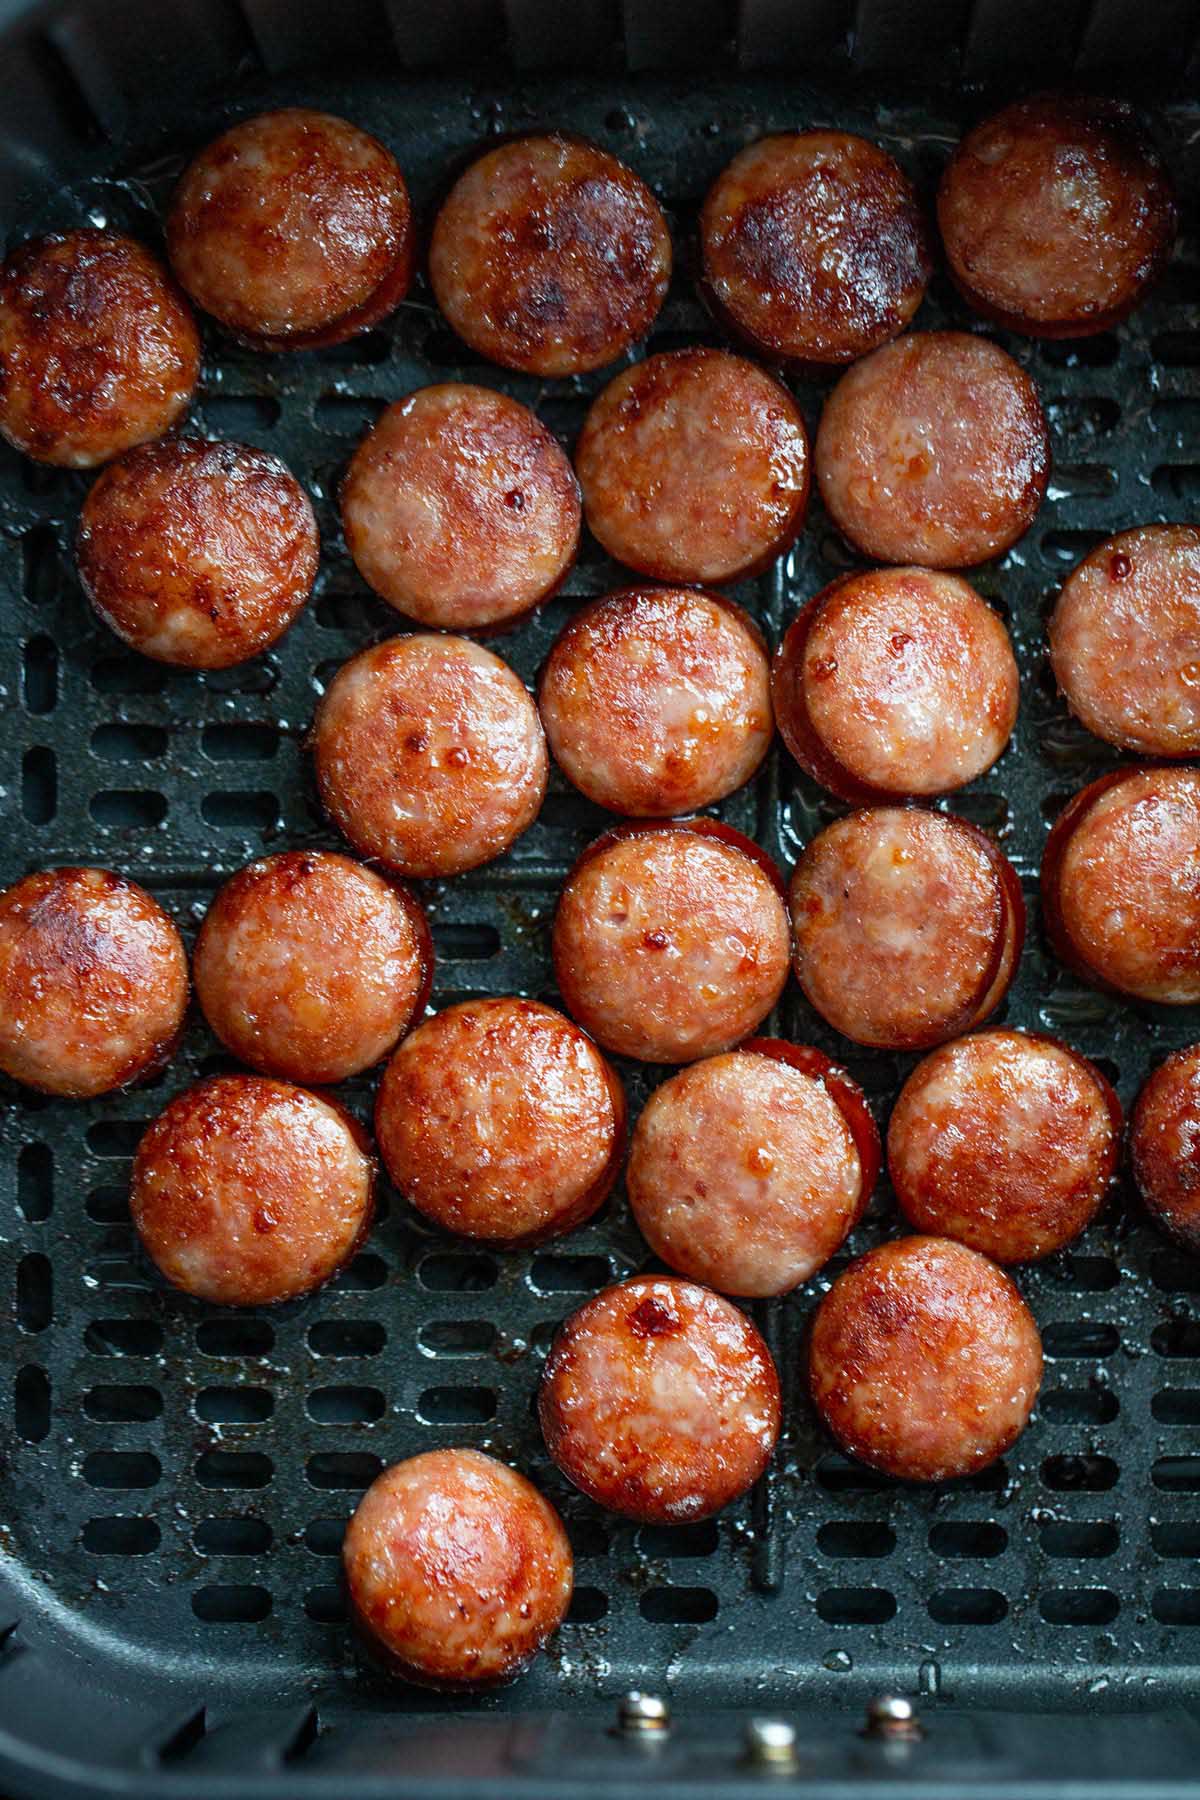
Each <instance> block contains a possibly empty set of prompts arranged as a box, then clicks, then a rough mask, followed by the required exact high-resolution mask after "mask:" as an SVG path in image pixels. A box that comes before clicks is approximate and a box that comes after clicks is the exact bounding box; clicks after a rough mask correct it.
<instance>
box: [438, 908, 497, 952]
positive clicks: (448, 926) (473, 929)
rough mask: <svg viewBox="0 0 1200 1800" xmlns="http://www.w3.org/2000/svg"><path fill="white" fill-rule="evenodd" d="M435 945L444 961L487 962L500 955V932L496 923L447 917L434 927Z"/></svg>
mask: <svg viewBox="0 0 1200 1800" xmlns="http://www.w3.org/2000/svg"><path fill="white" fill-rule="evenodd" d="M433 947H434V950H435V951H436V952H437V955H438V958H439V960H440V961H443V962H485V961H486V960H487V958H488V957H490V956H496V955H498V953H499V950H500V933H499V932H498V931H497V930H496V927H495V926H494V925H485V924H483V923H482V922H477V923H468V924H458V923H455V922H454V921H452V920H449V919H446V920H443V921H440V922H438V923H437V924H435V925H434V927H433Z"/></svg>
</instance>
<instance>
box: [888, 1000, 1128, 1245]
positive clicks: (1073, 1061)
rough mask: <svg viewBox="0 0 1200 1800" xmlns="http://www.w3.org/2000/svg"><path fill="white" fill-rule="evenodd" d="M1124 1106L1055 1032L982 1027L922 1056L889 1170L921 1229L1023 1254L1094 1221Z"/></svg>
mask: <svg viewBox="0 0 1200 1800" xmlns="http://www.w3.org/2000/svg"><path fill="white" fill-rule="evenodd" d="M1120 1149H1121V1107H1120V1103H1119V1101H1118V1100H1117V1096H1116V1095H1115V1094H1114V1092H1113V1090H1112V1088H1111V1087H1110V1085H1109V1083H1108V1082H1107V1081H1106V1080H1105V1079H1104V1076H1103V1075H1101V1073H1100V1071H1099V1069H1097V1068H1095V1067H1094V1066H1093V1065H1092V1064H1091V1063H1090V1062H1088V1060H1087V1058H1086V1057H1084V1056H1080V1054H1079V1052H1078V1051H1076V1050H1072V1049H1070V1048H1069V1047H1068V1046H1067V1045H1066V1044H1060V1043H1058V1042H1057V1041H1056V1040H1055V1039H1054V1038H1048V1037H1042V1036H1039V1035H1035V1034H1031V1033H1027V1032H1023V1031H981V1032H979V1033H978V1035H977V1036H974V1037H965V1038H959V1039H958V1040H957V1041H956V1042H955V1043H953V1044H943V1045H942V1047H941V1048H940V1049H939V1050H935V1051H934V1052H933V1054H932V1056H927V1057H926V1058H925V1060H924V1062H921V1063H918V1065H917V1067H916V1068H915V1069H914V1070H913V1072H912V1074H911V1075H910V1076H909V1078H908V1080H907V1081H906V1082H905V1084H904V1086H903V1087H902V1088H901V1090H900V1097H899V1099H898V1100H897V1101H896V1105H895V1108H894V1109H893V1112H892V1117H891V1123H890V1124H889V1126H888V1140H887V1151H888V1172H889V1174H890V1175H891V1178H892V1186H893V1187H894V1188H895V1190H896V1198H897V1200H898V1201H899V1202H900V1208H901V1211H902V1212H903V1213H904V1215H905V1217H906V1218H907V1219H908V1221H909V1223H910V1224H911V1225H913V1226H914V1227H915V1229H916V1230H918V1231H927V1232H934V1233H936V1234H937V1235H938V1236H941V1237H952V1238H957V1239H958V1241H959V1242H960V1243H963V1244H967V1245H969V1246H970V1248H971V1249H972V1250H980V1251H982V1252H983V1254H984V1255H985V1256H991V1257H994V1258H995V1260H996V1261H997V1262H1002V1263H1018V1262H1029V1261H1032V1260H1033V1259H1034V1258H1038V1257H1043V1256H1049V1255H1050V1254H1051V1252H1052V1251H1055V1250H1061V1249H1062V1247H1063V1246H1064V1245H1065V1244H1069V1243H1071V1241H1072V1240H1073V1239H1074V1238H1077V1237H1078V1236H1079V1233H1080V1232H1081V1231H1083V1230H1084V1229H1085V1228H1086V1227H1087V1226H1088V1225H1090V1224H1091V1222H1092V1220H1093V1219H1094V1218H1095V1216H1096V1214H1097V1212H1098V1211H1099V1209H1100V1207H1101V1205H1102V1204H1103V1202H1104V1199H1105V1196H1106V1195H1107V1193H1108V1190H1109V1188H1110V1186H1111V1184H1112V1179H1113V1176H1114V1174H1115V1172H1116V1167H1117V1160H1118V1157H1119V1155H1120Z"/></svg>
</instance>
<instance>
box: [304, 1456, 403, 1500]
mask: <svg viewBox="0 0 1200 1800" xmlns="http://www.w3.org/2000/svg"><path fill="white" fill-rule="evenodd" d="M382 1467H383V1462H382V1459H381V1458H380V1457H378V1456H372V1455H371V1454H370V1452H369V1451H366V1450H320V1451H318V1452H317V1454H316V1456H310V1457H309V1459H308V1461H307V1463H306V1464H305V1465H304V1473H305V1475H306V1476H307V1477H308V1481H309V1483H310V1485H311V1486H312V1487H315V1488H326V1489H330V1490H333V1489H342V1488H345V1489H352V1488H365V1487H369V1486H370V1485H371V1483H372V1482H373V1481H374V1479H375V1477H376V1476H377V1475H378V1474H379V1471H380V1470H381V1469H382Z"/></svg>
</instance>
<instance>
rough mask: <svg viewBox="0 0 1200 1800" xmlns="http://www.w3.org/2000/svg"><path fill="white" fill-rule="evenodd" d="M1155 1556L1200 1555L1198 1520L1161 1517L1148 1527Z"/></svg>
mask: <svg viewBox="0 0 1200 1800" xmlns="http://www.w3.org/2000/svg"><path fill="white" fill-rule="evenodd" d="M1150 1543H1151V1545H1152V1547H1153V1549H1154V1553H1155V1555H1156V1556H1186V1557H1188V1558H1192V1557H1200V1520H1193V1519H1163V1520H1161V1521H1160V1522H1159V1523H1158V1524H1157V1525H1152V1526H1151V1527H1150Z"/></svg>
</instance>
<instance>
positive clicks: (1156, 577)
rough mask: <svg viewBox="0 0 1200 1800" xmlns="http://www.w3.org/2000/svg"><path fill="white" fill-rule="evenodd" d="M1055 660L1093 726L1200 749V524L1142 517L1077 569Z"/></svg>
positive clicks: (1054, 629)
mask: <svg viewBox="0 0 1200 1800" xmlns="http://www.w3.org/2000/svg"><path fill="white" fill-rule="evenodd" d="M1049 631H1050V664H1051V667H1052V668H1053V670H1054V677H1055V680H1056V681H1057V682H1058V685H1059V687H1060V688H1061V690H1062V693H1063V697H1064V698H1065V700H1066V702H1067V705H1068V706H1069V707H1070V709H1071V711H1072V712H1073V713H1074V714H1075V716H1076V718H1077V719H1080V720H1082V722H1083V724H1085V725H1086V726H1087V728H1088V730H1089V731H1094V732H1095V734H1096V736H1097V737H1101V738H1104V739H1105V740H1106V741H1107V742H1108V743H1110V744H1117V745H1119V746H1120V748H1121V749H1123V750H1135V751H1137V752H1138V753H1139V754H1140V755H1142V756H1197V755H1200V527H1197V526H1195V525H1142V526H1139V527H1138V528H1137V529H1136V530H1134V531H1119V532H1118V533H1117V534H1116V536H1115V537H1110V538H1107V539H1106V540H1105V542H1104V543H1103V544H1098V545H1097V546H1096V548H1095V549H1094V550H1093V551H1091V553H1090V554H1089V555H1087V556H1085V557H1084V559H1083V561H1082V562H1081V563H1080V564H1079V565H1078V567H1077V568H1075V569H1073V570H1072V571H1071V573H1070V575H1068V577H1067V579H1066V581H1065V582H1064V583H1063V588H1062V592H1061V593H1060V594H1059V596H1058V603H1057V605H1056V606H1055V608H1054V613H1053V615H1052V617H1051V620H1050V626H1049Z"/></svg>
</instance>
